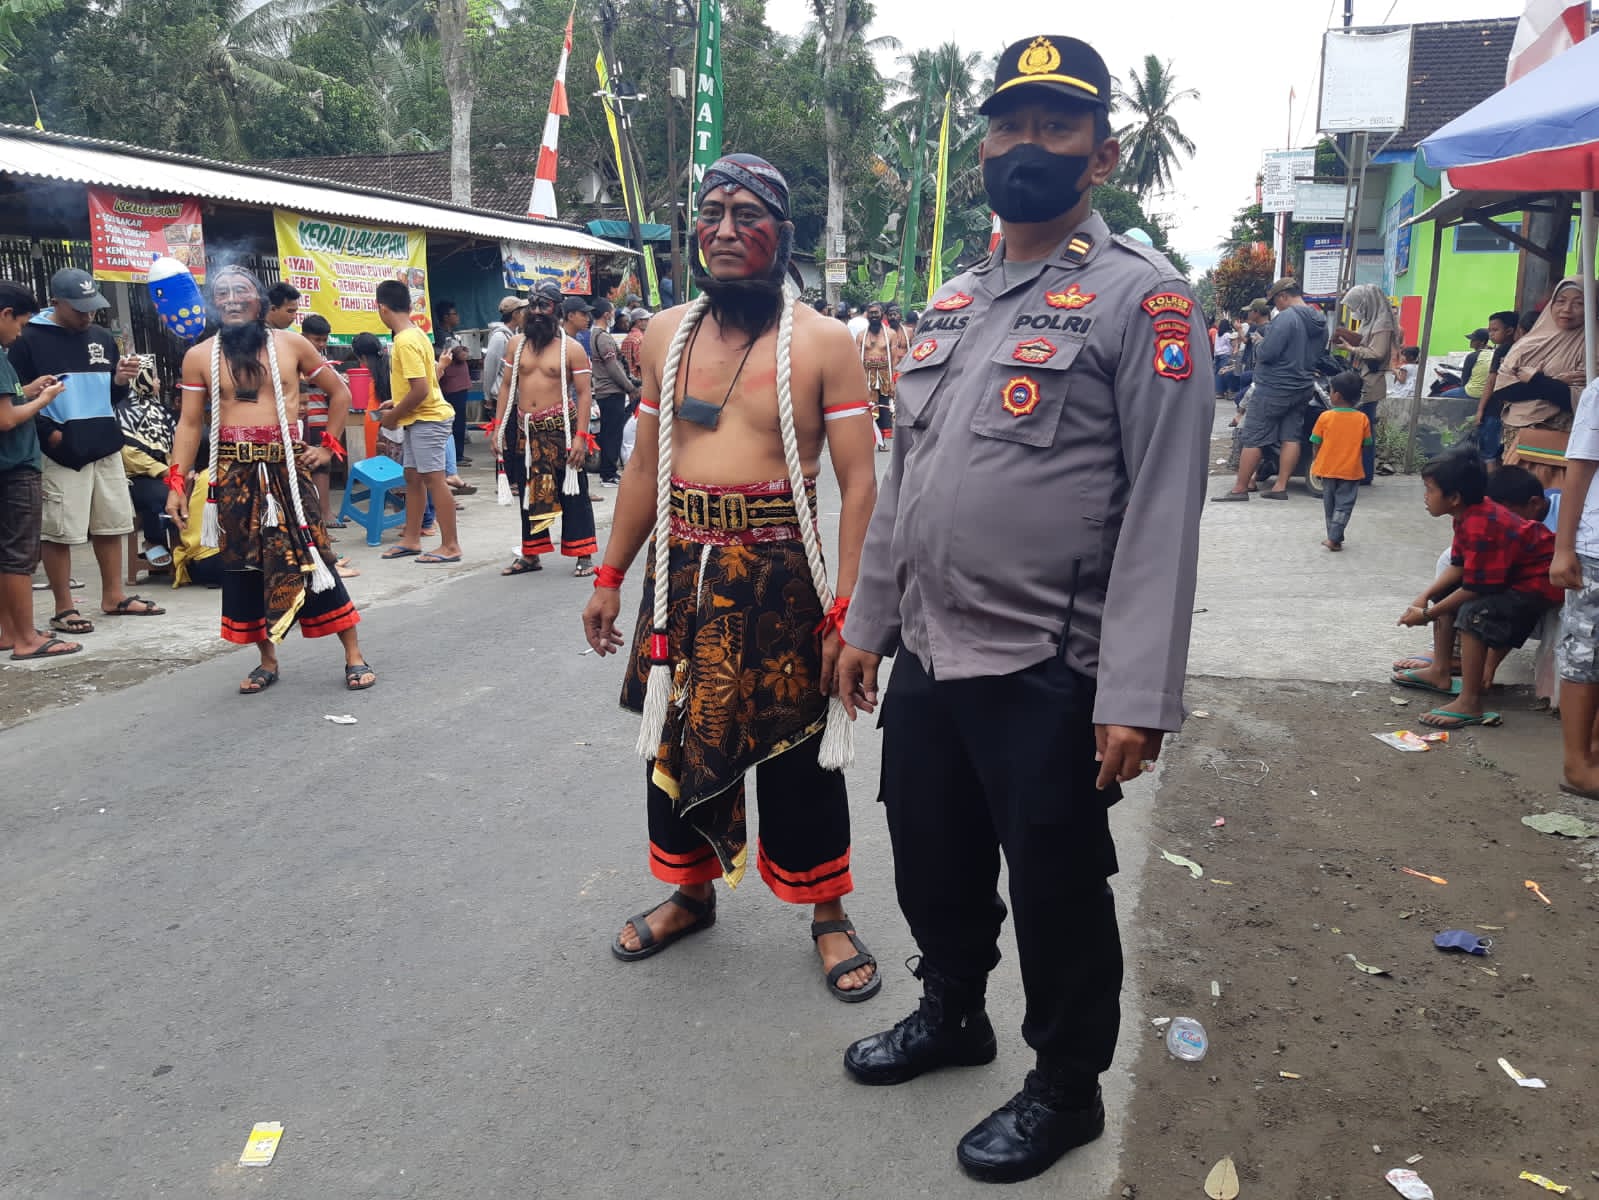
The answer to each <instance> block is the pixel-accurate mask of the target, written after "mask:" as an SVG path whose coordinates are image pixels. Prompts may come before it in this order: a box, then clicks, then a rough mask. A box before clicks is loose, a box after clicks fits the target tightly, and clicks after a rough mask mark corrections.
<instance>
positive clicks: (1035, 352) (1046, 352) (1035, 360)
mask: <svg viewBox="0 0 1599 1200" xmlns="http://www.w3.org/2000/svg"><path fill="white" fill-rule="evenodd" d="M1058 353H1060V347H1059V346H1057V345H1055V343H1054V342H1052V341H1050V340H1049V339H1048V338H1033V339H1032V340H1031V341H1026V342H1018V343H1017V344H1016V348H1015V349H1014V350H1012V351H1011V352H1010V356H1011V357H1012V358H1014V359H1015V360H1016V361H1017V362H1023V363H1029V364H1031V365H1032V366H1035V367H1036V366H1038V365H1039V364H1041V363H1047V362H1048V361H1049V360H1050V359H1052V358H1054V357H1055V355H1056V354H1058Z"/></svg>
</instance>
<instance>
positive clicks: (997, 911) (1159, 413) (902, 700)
mask: <svg viewBox="0 0 1599 1200" xmlns="http://www.w3.org/2000/svg"><path fill="white" fill-rule="evenodd" d="M1110 95H1111V79H1110V74H1109V72H1108V71H1107V70H1106V69H1105V64H1104V62H1103V60H1101V58H1100V57H1099V55H1098V54H1097V53H1095V52H1094V50H1093V49H1092V48H1090V47H1089V46H1087V45H1085V44H1084V43H1082V42H1080V41H1077V40H1075V39H1073V38H1067V37H1054V36H1041V37H1034V38H1028V39H1026V40H1025V41H1021V42H1017V43H1016V44H1015V45H1013V46H1011V47H1010V48H1009V49H1007V50H1006V51H1005V54H1004V56H1003V57H1002V58H1001V59H1000V62H999V67H998V70H997V72H996V75H995V86H994V91H993V94H992V95H991V96H990V97H989V98H988V99H987V100H986V101H985V102H984V104H983V107H982V110H981V111H982V112H983V114H984V115H985V116H987V117H988V132H987V136H986V138H985V140H984V142H983V146H982V161H983V181H984V185H985V187H986V189H987V192H988V197H989V203H990V204H991V205H992V207H993V209H994V211H995V212H996V213H998V215H999V218H1000V221H1001V225H1002V230H1003V240H1002V241H1001V242H1000V244H999V247H998V248H997V249H996V251H995V252H994V254H993V255H992V256H991V257H990V258H989V259H988V261H987V262H985V263H984V264H983V265H981V266H979V267H977V268H975V269H974V270H971V271H968V272H967V273H965V274H963V275H961V276H960V277H959V278H957V279H955V280H954V281H952V282H951V283H949V284H947V285H946V286H945V287H944V288H943V290H942V291H940V292H939V294H938V296H937V297H936V298H935V300H934V302H933V303H932V304H931V305H930V306H929V307H928V308H927V309H926V311H925V313H924V315H923V319H922V320H921V322H920V323H919V324H918V325H917V327H916V336H915V340H914V341H913V343H912V345H911V349H910V354H909V355H908V356H907V357H906V359H905V361H904V364H903V367H902V374H901V377H900V384H899V393H898V401H897V413H896V418H895V431H894V451H893V458H892V460H891V467H890V470H889V474H888V477H887V479H886V480H885V482H884V484H883V486H882V488H881V490H880V492H879V495H878V501H877V508H876V510H875V512H874V513H873V516H872V523H871V527H870V531H869V533H868V535H867V539H866V548H865V551H864V553H863V554H862V559H861V574H860V579H859V582H858V583H857V584H856V587H855V591H854V595H853V597H852V598H851V603H850V606H849V610H848V616H847V620H846V624H845V627H844V640H845V642H846V643H847V646H846V647H845V649H844V650H843V653H842V656H841V659H840V662H839V680H840V682H839V688H840V695H841V697H842V698H843V700H844V702H845V704H846V705H847V706H848V707H849V708H850V710H851V712H852V714H853V713H855V712H863V711H864V712H872V711H874V709H875V708H876V704H877V673H878V665H879V662H880V661H881V658H882V657H883V656H885V655H888V654H891V653H893V652H894V651H895V650H896V648H898V649H900V650H901V651H902V652H901V653H900V654H898V656H897V657H896V659H895V662H894V672H893V679H892V682H891V683H890V684H889V686H888V691H887V695H886V697H885V698H884V701H883V707H882V713H881V715H880V721H879V724H880V726H881V728H882V730H883V766H882V799H883V801H884V803H885V805H886V809H887V815H888V826H889V834H890V836H891V838H892V841H893V847H894V860H895V882H896V886H897V890H898V894H899V902H900V907H901V908H902V909H903V911H904V913H905V916H906V919H907V920H908V921H909V924H910V928H911V932H912V934H913V935H914V936H915V938H916V942H917V945H918V947H919V948H920V950H921V961H920V964H919V966H918V967H917V969H916V974H917V976H918V977H919V978H920V979H921V982H922V988H923V997H922V1000H921V1002H920V1004H919V1006H918V1008H917V1010H916V1011H915V1012H914V1013H912V1014H911V1015H910V1016H909V1017H907V1018H906V1019H905V1020H903V1021H901V1022H900V1023H899V1024H898V1025H896V1026H894V1028H893V1029H890V1030H887V1031H886V1032H883V1033H879V1034H875V1035H873V1036H871V1037H867V1038H863V1039H862V1040H860V1041H858V1042H856V1043H855V1044H854V1045H852V1046H851V1047H850V1048H849V1050H848V1051H847V1053H846V1054H845V1066H846V1068H847V1069H848V1070H849V1072H850V1073H851V1074H852V1075H853V1076H854V1077H855V1078H856V1079H858V1080H859V1081H861V1082H862V1083H870V1084H893V1083H903V1082H905V1081H907V1080H910V1079H913V1078H915V1077H916V1076H918V1075H920V1074H922V1073H923V1072H926V1071H929V1070H932V1069H933V1068H936V1067H946V1066H976V1065H979V1064H982V1063H987V1062H991V1061H992V1060H993V1058H994V1056H995V1053H996V1047H995V1040H994V1030H993V1026H992V1025H991V1024H990V1023H989V1020H988V1017H987V1015H986V1014H985V1012H984V991H985V985H986V981H987V977H988V973H989V972H990V971H991V970H993V968H994V966H995V964H996V963H998V961H999V947H998V938H999V929H1000V925H1001V923H1002V922H1003V920H1004V918H1005V912H1006V909H1005V904H1004V903H1003V902H1002V901H1001V900H1000V898H999V895H998V893H997V890H996V887H997V882H998V877H999V863H1000V853H1001V851H1003V853H1004V855H1005V860H1006V863H1007V864H1008V867H1009V872H1010V900H1011V907H1012V908H1013V909H1014V911H1015V914H1016V942H1017V949H1018V951H1019V955H1020V962H1021V973H1022V984H1023V989H1024V991H1025V994H1026V1001H1027V1011H1026V1016H1025V1019H1024V1020H1023V1022H1022V1036H1023V1037H1024V1038H1025V1039H1026V1041H1027V1043H1028V1045H1030V1046H1031V1047H1032V1048H1033V1049H1034V1051H1035V1052H1036V1053H1037V1068H1036V1069H1035V1070H1033V1071H1031V1072H1029V1074H1028V1076H1027V1080H1026V1083H1025V1085H1024V1086H1023V1088H1022V1090H1021V1091H1020V1092H1019V1093H1018V1094H1017V1095H1016V1096H1015V1097H1013V1098H1012V1099H1011V1100H1010V1101H1008V1102H1007V1103H1006V1104H1005V1105H1004V1106H1003V1107H1001V1108H1000V1109H998V1110H997V1111H996V1112H994V1113H993V1114H992V1115H991V1116H989V1117H988V1118H987V1119H985V1120H984V1121H982V1122H981V1123H980V1124H979V1125H977V1126H976V1128H974V1129H972V1130H971V1131H970V1132H969V1133H967V1135H966V1136H965V1137H964V1138H962V1139H961V1142H960V1146H959V1148H958V1151H957V1156H958V1158H959V1160H960V1163H961V1165H962V1166H963V1167H964V1168H965V1170H966V1171H967V1173H968V1174H970V1175H972V1176H974V1177H976V1178H978V1179H983V1180H992V1181H996V1182H1000V1181H1012V1180H1018V1179H1026V1178H1029V1177H1030V1176H1033V1175H1036V1174H1038V1173H1039V1172H1041V1171H1043V1170H1045V1169H1046V1168H1048V1167H1049V1166H1050V1165H1051V1164H1052V1163H1054V1162H1055V1161H1056V1160H1057V1159H1059V1158H1060V1156H1061V1155H1063V1154H1064V1153H1066V1152H1067V1151H1068V1150H1070V1149H1071V1148H1072V1147H1074V1146H1078V1145H1081V1144H1083V1143H1085V1142H1088V1141H1092V1140H1093V1139H1094V1138H1097V1137H1098V1136H1099V1135H1100V1133H1101V1132H1103V1130H1104V1125H1105V1111H1104V1106H1103V1104H1102V1102H1101V1099H1100V1091H1099V1082H1098V1076H1099V1075H1100V1073H1101V1072H1103V1071H1105V1070H1106V1069H1107V1068H1109V1066H1110V1062H1111V1054H1112V1051H1113V1050H1114V1048H1115V1044H1116V1033H1117V1024H1118V1011H1119V994H1120V991H1121V977H1122V958H1121V943H1120V940H1119V937H1118V934H1117V929H1116V913H1115V907H1114V902H1113V898H1112V895H1111V892H1110V889H1109V887H1108V886H1107V884H1106V880H1107V878H1108V877H1109V876H1110V875H1112V874H1114V873H1115V871H1116V851H1115V846H1114V845H1113V843H1112V841H1111V836H1110V827H1109V808H1110V805H1112V804H1113V803H1115V802H1116V800H1117V799H1119V798H1120V795H1121V793H1120V788H1119V785H1120V784H1122V783H1126V782H1127V781H1129V780H1132V779H1135V778H1137V777H1138V775H1139V773H1140V772H1141V771H1143V770H1145V769H1147V768H1148V766H1149V764H1150V763H1152V762H1153V760H1154V759H1155V757H1156V756H1157V755H1158V754H1159V753H1160V746H1161V739H1162V736H1163V733H1164V731H1167V730H1175V729H1177V728H1178V727H1179V726H1180V724H1181V722H1182V690H1183V676H1184V671H1185V666H1186V662H1187V657H1188V635H1189V624H1190V620H1191V614H1192V611H1193V595H1194V575H1195V564H1196V560H1197V558H1198V549H1199V547H1198V539H1199V514H1200V507H1201V504H1202V502H1203V499H1204V496H1203V488H1204V483H1205V476H1206V458H1207V453H1208V440H1209V436H1210V426H1211V420H1212V413H1213V411H1214V399H1213V397H1212V395H1211V368H1210V346H1209V343H1208V340H1207V337H1206V333H1205V329H1204V326H1203V324H1202V323H1201V326H1200V327H1199V328H1198V329H1197V330H1196V329H1194V328H1193V323H1194V321H1195V319H1196V318H1197V317H1198V314H1197V313H1196V310H1195V304H1194V300H1193V298H1192V296H1191V295H1190V293H1189V291H1188V288H1187V285H1186V284H1185V282H1184V281H1183V279H1182V277H1181V276H1180V275H1179V274H1178V273H1177V271H1176V270H1175V269H1174V268H1173V267H1172V266H1171V264H1170V263H1168V262H1167V261H1166V259H1165V258H1163V257H1162V256H1161V255H1160V254H1158V253H1156V252H1155V251H1154V250H1152V249H1150V248H1149V247H1147V246H1143V245H1140V244H1139V243H1138V242H1136V241H1132V240H1129V239H1127V238H1122V237H1113V236H1112V235H1111V233H1110V230H1109V229H1108V228H1107V227H1106V225H1105V222H1104V220H1103V219H1102V218H1101V217H1100V216H1099V215H1098V214H1097V213H1095V212H1094V210H1093V207H1092V202H1091V199H1090V192H1091V189H1092V188H1093V187H1095V186H1097V185H1099V184H1102V183H1104V182H1105V181H1106V180H1108V179H1109V178H1110V176H1111V173H1112V172H1113V171H1114V170H1115V169H1116V164H1117V160H1118V157H1119V154H1120V148H1119V146H1118V145H1117V143H1116V142H1115V140H1113V139H1112V138H1111V136H1110V128H1109V114H1108V111H1107V103H1108V101H1109V99H1110Z"/></svg>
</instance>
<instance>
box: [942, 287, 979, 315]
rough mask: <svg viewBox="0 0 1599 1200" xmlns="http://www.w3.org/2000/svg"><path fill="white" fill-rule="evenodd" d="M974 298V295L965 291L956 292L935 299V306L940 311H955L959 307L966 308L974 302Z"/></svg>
mask: <svg viewBox="0 0 1599 1200" xmlns="http://www.w3.org/2000/svg"><path fill="white" fill-rule="evenodd" d="M972 299H973V297H971V296H968V295H967V294H966V293H965V292H956V293H955V294H954V295H953V296H946V297H944V299H942V300H937V301H935V302H934V303H933V307H934V308H936V309H937V310H938V311H939V312H954V311H955V310H956V309H957V308H965V307H966V306H967V305H968V304H970V303H971V302H972Z"/></svg>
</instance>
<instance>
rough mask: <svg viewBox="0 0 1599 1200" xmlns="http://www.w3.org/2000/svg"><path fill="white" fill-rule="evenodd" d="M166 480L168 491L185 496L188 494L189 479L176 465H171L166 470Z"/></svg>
mask: <svg viewBox="0 0 1599 1200" xmlns="http://www.w3.org/2000/svg"><path fill="white" fill-rule="evenodd" d="M166 478H167V489H168V490H169V491H174V492H181V493H183V494H184V495H185V496H186V495H188V494H189V477H188V476H187V475H185V474H184V471H183V468H182V467H180V466H179V465H178V464H177V463H173V464H172V465H171V466H170V467H168V468H167V476H166Z"/></svg>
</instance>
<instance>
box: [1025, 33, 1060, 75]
mask: <svg viewBox="0 0 1599 1200" xmlns="http://www.w3.org/2000/svg"><path fill="white" fill-rule="evenodd" d="M1059 66H1060V51H1059V50H1057V49H1055V43H1054V42H1052V41H1050V40H1049V39H1048V38H1047V37H1035V38H1034V39H1033V40H1032V43H1031V44H1030V45H1029V46H1028V47H1027V49H1025V50H1023V51H1022V54H1021V57H1020V58H1018V59H1017V60H1016V69H1017V70H1018V71H1020V72H1021V73H1022V74H1023V75H1048V74H1049V73H1050V72H1051V71H1054V70H1055V69H1056V68H1058V67H1059Z"/></svg>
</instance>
